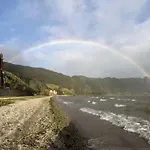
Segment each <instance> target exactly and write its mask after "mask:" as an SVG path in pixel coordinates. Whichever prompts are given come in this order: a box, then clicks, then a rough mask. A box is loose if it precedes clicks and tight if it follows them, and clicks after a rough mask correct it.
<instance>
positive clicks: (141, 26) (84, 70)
mask: <svg viewBox="0 0 150 150" xmlns="http://www.w3.org/2000/svg"><path fill="white" fill-rule="evenodd" d="M149 6H150V1H149V0H1V1H0V51H1V52H3V53H4V56H5V61H10V62H13V63H18V64H23V65H30V66H34V67H44V68H48V69H51V70H54V71H57V72H61V73H64V74H67V75H85V76H89V77H108V76H111V77H143V76H144V74H143V72H142V71H141V70H140V69H139V68H138V67H136V65H135V63H136V64H137V65H138V66H140V67H141V68H142V69H143V70H145V72H147V73H150V59H149V57H150V9H149ZM56 40H70V41H71V40H78V41H83V40H85V41H93V42H97V43H102V44H103V45H106V46H107V47H109V48H111V49H113V50H111V51H110V50H108V49H106V48H103V47H101V46H97V45H89V44H85V43H84V44H83V43H72V44H67V43H66V44H55V45H49V46H45V47H42V48H39V49H34V50H33V51H30V52H27V50H28V49H29V48H30V47H32V46H36V45H40V44H41V43H43V42H48V41H49V42H51V41H56ZM118 51H119V52H121V53H122V54H123V55H126V56H128V57H129V58H130V59H132V60H133V61H134V62H135V63H132V61H129V60H128V59H125V57H123V56H121V55H120V54H119V53H117V52H118ZM19 53H21V54H20V55H19V57H16V59H13V58H14V57H15V56H16V55H18V54H19ZM12 60H13V61H12Z"/></svg>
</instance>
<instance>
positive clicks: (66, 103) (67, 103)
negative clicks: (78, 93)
mask: <svg viewBox="0 0 150 150" xmlns="http://www.w3.org/2000/svg"><path fill="white" fill-rule="evenodd" d="M63 103H64V104H65V105H70V104H73V102H63Z"/></svg>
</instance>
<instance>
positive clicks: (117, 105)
mask: <svg viewBox="0 0 150 150" xmlns="http://www.w3.org/2000/svg"><path fill="white" fill-rule="evenodd" d="M114 106H115V107H125V106H126V105H123V104H115V105H114Z"/></svg>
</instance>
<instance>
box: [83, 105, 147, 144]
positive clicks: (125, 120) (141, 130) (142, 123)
mask: <svg viewBox="0 0 150 150" xmlns="http://www.w3.org/2000/svg"><path fill="white" fill-rule="evenodd" d="M80 111H82V112H85V113H89V114H92V115H95V116H98V117H100V119H101V120H106V121H108V122H110V123H112V124H113V125H116V126H119V127H122V128H123V129H124V130H126V131H128V132H133V133H137V134H139V136H140V137H143V138H145V139H146V140H148V143H149V144H150V121H148V120H144V119H142V118H138V117H133V116H126V115H124V114H115V113H112V112H105V111H100V110H94V109H91V108H81V109H80Z"/></svg>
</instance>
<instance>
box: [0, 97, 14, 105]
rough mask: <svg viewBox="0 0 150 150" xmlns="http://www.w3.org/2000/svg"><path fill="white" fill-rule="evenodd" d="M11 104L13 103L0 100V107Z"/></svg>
mask: <svg viewBox="0 0 150 150" xmlns="http://www.w3.org/2000/svg"><path fill="white" fill-rule="evenodd" d="M12 103H14V101H13V100H1V99H0V106H5V105H9V104H12Z"/></svg>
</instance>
